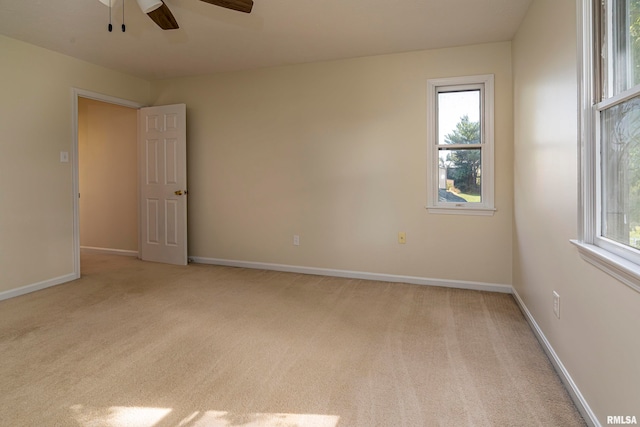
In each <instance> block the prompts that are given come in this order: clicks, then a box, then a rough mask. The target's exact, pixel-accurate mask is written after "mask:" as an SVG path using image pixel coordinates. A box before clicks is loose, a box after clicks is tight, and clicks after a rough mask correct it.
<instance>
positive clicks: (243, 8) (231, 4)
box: [202, 0, 253, 13]
mask: <svg viewBox="0 0 640 427" xmlns="http://www.w3.org/2000/svg"><path fill="white" fill-rule="evenodd" d="M202 1H203V2H205V3H209V4H214V5H216V6H220V7H224V8H227V9H233V10H237V11H239V12H245V13H251V8H253V0H202Z"/></svg>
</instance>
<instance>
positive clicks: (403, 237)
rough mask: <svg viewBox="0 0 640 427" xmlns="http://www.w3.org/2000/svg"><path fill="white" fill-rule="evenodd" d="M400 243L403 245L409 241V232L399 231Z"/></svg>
mask: <svg viewBox="0 0 640 427" xmlns="http://www.w3.org/2000/svg"><path fill="white" fill-rule="evenodd" d="M398 243H400V244H401V245H404V244H405V243H407V233H405V232H404V231H400V232H398Z"/></svg>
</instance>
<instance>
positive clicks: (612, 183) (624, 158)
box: [600, 96, 640, 248]
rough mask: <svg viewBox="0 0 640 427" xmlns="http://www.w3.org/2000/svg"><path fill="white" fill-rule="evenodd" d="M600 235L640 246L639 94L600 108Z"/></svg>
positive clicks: (625, 243)
mask: <svg viewBox="0 0 640 427" xmlns="http://www.w3.org/2000/svg"><path fill="white" fill-rule="evenodd" d="M600 120H601V126H600V128H601V136H600V138H601V139H600V141H601V169H602V171H601V180H602V185H601V187H602V188H601V189H602V195H601V197H602V215H601V226H602V236H603V237H606V238H608V239H611V240H614V241H616V242H618V243H622V244H624V245H629V246H632V247H635V248H640V97H639V96H637V97H635V98H632V99H630V100H628V101H626V102H623V103H621V104H618V105H615V106H613V107H611V108H608V109H606V110H604V111H602V112H601V114H600Z"/></svg>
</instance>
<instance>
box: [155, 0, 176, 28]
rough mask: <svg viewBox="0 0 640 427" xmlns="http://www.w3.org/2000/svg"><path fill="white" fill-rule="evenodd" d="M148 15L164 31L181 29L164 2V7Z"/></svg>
mask: <svg viewBox="0 0 640 427" xmlns="http://www.w3.org/2000/svg"><path fill="white" fill-rule="evenodd" d="M147 15H148V16H149V18H151V20H152V21H153V22H155V23H156V24H158V27H160V28H162V29H163V30H175V29H177V28H180V27H179V26H178V22H177V21H176V18H174V17H173V14H172V13H171V11H170V10H169V7H168V6H167V5H166V4H165V3H164V2H162V6H160V7H159V8H157V9H156V10H152V11H151V12H149V13H147Z"/></svg>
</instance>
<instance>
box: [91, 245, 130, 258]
mask: <svg viewBox="0 0 640 427" xmlns="http://www.w3.org/2000/svg"><path fill="white" fill-rule="evenodd" d="M80 250H81V251H82V252H87V253H93V254H110V255H124V256H135V257H137V256H138V251H128V250H125V249H110V248H96V247H93V246H80Z"/></svg>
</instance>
